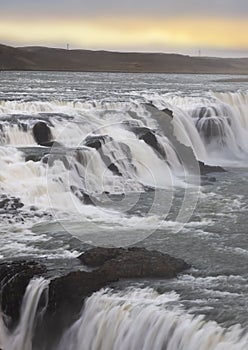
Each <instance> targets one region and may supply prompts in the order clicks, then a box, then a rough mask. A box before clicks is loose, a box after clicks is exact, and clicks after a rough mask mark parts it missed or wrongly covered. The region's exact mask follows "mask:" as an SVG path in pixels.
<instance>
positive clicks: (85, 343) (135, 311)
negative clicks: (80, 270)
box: [57, 289, 248, 350]
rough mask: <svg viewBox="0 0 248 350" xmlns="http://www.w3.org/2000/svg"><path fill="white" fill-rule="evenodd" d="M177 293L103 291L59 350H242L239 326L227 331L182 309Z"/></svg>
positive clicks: (246, 343)
mask: <svg viewBox="0 0 248 350" xmlns="http://www.w3.org/2000/svg"><path fill="white" fill-rule="evenodd" d="M175 304H178V296H177V295H176V294H175V293H171V294H163V295H159V294H157V293H156V292H155V291H153V290H152V289H144V290H142V289H130V290H129V291H127V290H126V291H123V292H110V291H100V292H98V293H95V294H94V295H92V296H91V297H90V298H89V299H88V300H87V301H86V303H85V306H84V308H83V311H82V315H81V317H80V319H79V320H78V321H77V322H76V323H75V324H74V325H73V326H72V327H71V328H70V329H69V330H68V331H67V332H66V333H65V334H64V337H63V338H62V340H61V343H60V345H59V347H58V349H57V350H151V349H156V350H243V349H247V347H248V337H243V338H242V337H241V329H240V328H239V327H238V326H237V327H234V328H232V329H231V328H230V329H223V328H221V327H220V326H218V325H217V324H216V323H215V322H205V321H204V318H203V317H202V316H198V317H194V316H193V315H190V314H188V313H186V312H185V311H184V310H183V309H180V307H179V306H176V305H175Z"/></svg>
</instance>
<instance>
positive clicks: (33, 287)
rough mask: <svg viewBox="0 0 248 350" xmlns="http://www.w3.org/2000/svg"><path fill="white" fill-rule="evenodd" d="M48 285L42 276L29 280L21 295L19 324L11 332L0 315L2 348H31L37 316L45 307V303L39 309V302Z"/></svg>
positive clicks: (5, 349) (19, 349)
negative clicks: (23, 293) (22, 295)
mask: <svg viewBox="0 0 248 350" xmlns="http://www.w3.org/2000/svg"><path fill="white" fill-rule="evenodd" d="M48 285H49V281H48V280H45V279H43V278H37V279H33V280H31V281H30V283H29V285H28V286H27V289H26V292H25V295H24V297H23V301H22V306H21V311H20V320H19V324H18V326H17V327H16V329H15V330H14V331H13V332H9V331H8V330H7V329H6V327H5V326H4V323H3V320H2V317H1V324H0V327H1V331H0V346H1V347H2V348H3V349H4V350H32V339H33V335H34V330H35V324H36V321H37V318H38V316H39V315H40V316H42V314H43V313H44V311H45V308H46V305H43V306H42V308H41V309H40V310H39V302H40V299H41V296H42V295H43V293H44V292H45V291H46V290H47V288H48ZM46 302H47V296H46Z"/></svg>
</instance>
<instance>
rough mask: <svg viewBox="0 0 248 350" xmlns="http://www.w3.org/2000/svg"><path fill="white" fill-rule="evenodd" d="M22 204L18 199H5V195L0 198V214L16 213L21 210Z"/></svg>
mask: <svg viewBox="0 0 248 350" xmlns="http://www.w3.org/2000/svg"><path fill="white" fill-rule="evenodd" d="M23 206H24V204H23V203H22V202H21V200H20V198H15V197H7V196H6V195H1V196H0V212H10V211H16V210H18V209H20V208H22V207H23Z"/></svg>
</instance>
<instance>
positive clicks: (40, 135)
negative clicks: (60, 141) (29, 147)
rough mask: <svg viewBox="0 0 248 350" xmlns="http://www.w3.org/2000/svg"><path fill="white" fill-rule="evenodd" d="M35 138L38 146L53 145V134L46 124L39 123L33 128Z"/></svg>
mask: <svg viewBox="0 0 248 350" xmlns="http://www.w3.org/2000/svg"><path fill="white" fill-rule="evenodd" d="M33 136H34V139H35V141H36V142H37V143H38V145H41V146H47V145H49V144H51V141H52V132H51V129H50V128H49V126H48V125H47V124H46V123H45V122H42V121H39V122H38V123H36V124H35V125H34V126H33ZM48 147H51V146H48Z"/></svg>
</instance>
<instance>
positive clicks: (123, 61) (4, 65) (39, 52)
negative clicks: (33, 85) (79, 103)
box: [0, 45, 248, 74]
mask: <svg viewBox="0 0 248 350" xmlns="http://www.w3.org/2000/svg"><path fill="white" fill-rule="evenodd" d="M0 70H39V71H78V72H140V73H145V72H151V73H215V74H217V73H223V74H224V73H225V74H248V58H214V57H191V56H184V55H177V54H162V53H128V52H125V53H124V52H123V53H122V52H109V51H89V50H65V49H56V48H46V47H35V46H34V47H19V48H14V47H10V46H6V45H0Z"/></svg>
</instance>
